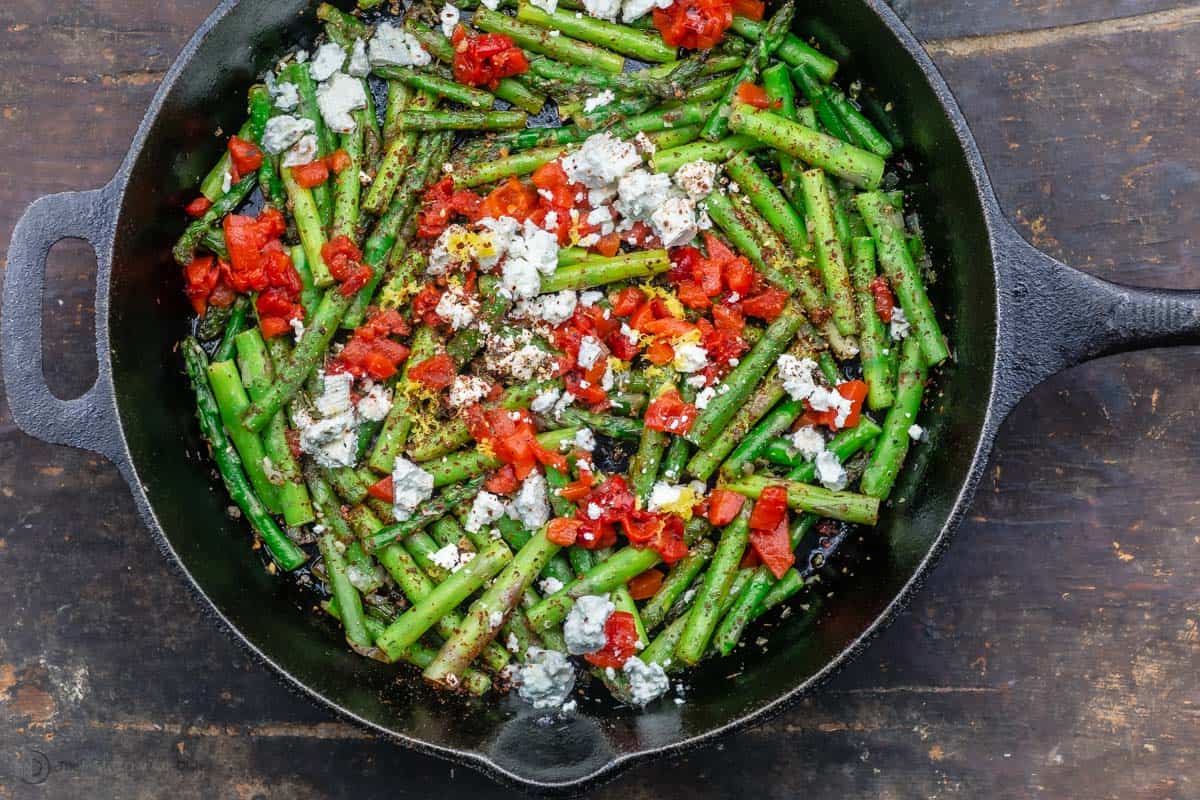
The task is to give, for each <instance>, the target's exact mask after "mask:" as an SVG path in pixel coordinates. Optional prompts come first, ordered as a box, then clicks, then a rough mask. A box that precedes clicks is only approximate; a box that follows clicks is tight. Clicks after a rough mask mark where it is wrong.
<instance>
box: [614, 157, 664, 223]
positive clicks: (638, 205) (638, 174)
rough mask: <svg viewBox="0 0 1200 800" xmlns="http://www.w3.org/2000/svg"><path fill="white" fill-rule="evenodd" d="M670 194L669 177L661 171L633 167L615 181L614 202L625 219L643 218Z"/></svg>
mask: <svg viewBox="0 0 1200 800" xmlns="http://www.w3.org/2000/svg"><path fill="white" fill-rule="evenodd" d="M670 196H671V179H670V178H669V177H668V176H667V175H664V174H663V173H661V172H654V173H651V172H648V171H647V170H644V169H635V170H633V171H632V172H630V173H629V174H628V175H625V176H624V177H622V178H621V179H620V180H619V181H618V182H617V202H616V203H615V204H614V205H615V206H616V209H617V211H619V212H620V213H621V216H623V217H625V218H626V219H634V220H645V219H647V218H649V217H650V215H651V214H653V213H654V211H655V209H657V208H658V207H659V206H661V205H662V204H663V203H665V202H667V198H668V197H670Z"/></svg>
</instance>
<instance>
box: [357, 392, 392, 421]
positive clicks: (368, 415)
mask: <svg viewBox="0 0 1200 800" xmlns="http://www.w3.org/2000/svg"><path fill="white" fill-rule="evenodd" d="M391 410H392V391H391V389H389V388H388V387H387V386H386V385H384V384H382V383H373V384H371V386H370V388H368V389H367V393H366V394H364V395H363V396H362V399H360V400H359V401H358V414H359V416H360V417H362V418H363V419H367V420H370V421H371V422H379V421H381V420H383V419H384V418H385V417H387V415H388V412H389V411H391Z"/></svg>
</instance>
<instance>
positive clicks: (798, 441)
mask: <svg viewBox="0 0 1200 800" xmlns="http://www.w3.org/2000/svg"><path fill="white" fill-rule="evenodd" d="M792 447H794V448H796V450H797V451H799V453H800V455H802V456H804V460H805V461H812V460H813V459H814V458H816V457H817V456H818V455H820V454H821V452H822V451H824V450H825V437H824V436H822V435H821V432H820V431H818V430H817V429H816V428H814V427H813V426H812V425H806V426H805V427H803V428H801V429H800V430H798V431H796V432H795V433H793V434H792Z"/></svg>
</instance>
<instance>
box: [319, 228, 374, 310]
mask: <svg viewBox="0 0 1200 800" xmlns="http://www.w3.org/2000/svg"><path fill="white" fill-rule="evenodd" d="M321 259H322V260H323V261H324V262H325V266H327V267H329V272H330V273H331V274H332V275H333V277H334V280H336V281H338V282H339V283H341V285H342V286H341V293H342V294H344V295H346V296H347V297H349V296H350V295H352V294H354V293H355V292H357V291H358V290H359V289H361V288H362V287H364V286H366V285H367V283H369V282H370V280H371V278H372V277H374V273H373V272H372V271H371V268H370V267H369V266H367V265H366V264H364V263H362V259H363V256H362V251H360V250H359V249H358V247H357V245H355V244H354V242H353V241H352V240H351V239H350V237H348V236H346V235H344V234H343V235H342V236H338V237H336V238H334V239H332V240H330V241H328V242H326V243H325V244H323V245H321Z"/></svg>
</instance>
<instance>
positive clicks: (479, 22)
mask: <svg viewBox="0 0 1200 800" xmlns="http://www.w3.org/2000/svg"><path fill="white" fill-rule="evenodd" d="M472 21H473V22H474V24H475V26H476V27H477V28H480V29H482V30H485V31H487V32H489V33H503V34H506V35H507V36H509V37H511V38H512V40H513V42H515V43H516V45H517V46H518V47H520V48H521V49H523V50H528V51H530V52H533V53H539V54H541V55H544V56H550V57H551V58H554V59H558V60H559V61H566V62H567V63H569V64H582V65H584V66H590V67H595V68H596V69H601V70H604V71H605V72H612V73H616V74H619V73H621V72H623V71H624V69H625V59H624V58H622V57H621V56H619V55H617V54H616V53H612V52H610V51H608V50H605V49H604V48H601V47H596V46H595V45H592V44H588V43H587V42H583V41H580V40H578V39H572V38H570V37H569V36H561V35H560V36H552V35H551V32H550V31H549V30H547V29H545V28H539V27H538V26H536V25H530V24H528V23H526V22H521V21H519V20H516V19H513V18H512V17H509V16H507V15H505V14H500V13H498V12H496V11H492V10H490V9H488V8H478V9H476V10H475V16H474V18H473V19H472ZM560 30H561V29H560ZM671 57H672V58H674V55H673V54H672V56H671Z"/></svg>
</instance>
